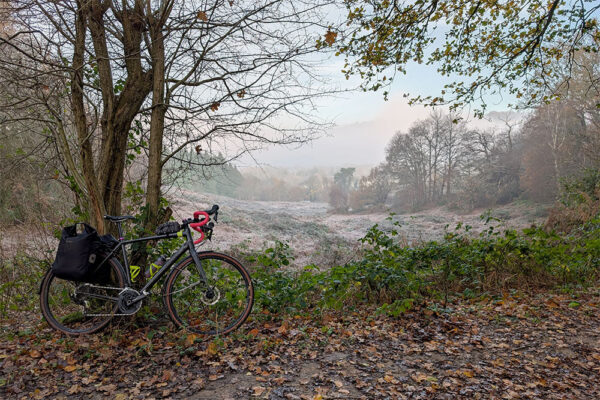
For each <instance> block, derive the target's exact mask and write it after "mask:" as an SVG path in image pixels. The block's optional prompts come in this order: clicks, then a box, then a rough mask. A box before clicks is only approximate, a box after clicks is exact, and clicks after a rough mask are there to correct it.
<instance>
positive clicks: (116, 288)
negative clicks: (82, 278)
mask: <svg viewBox="0 0 600 400" xmlns="http://www.w3.org/2000/svg"><path fill="white" fill-rule="evenodd" d="M82 286H84V287H90V288H95V289H107V290H119V291H120V292H122V291H123V290H125V289H126V288H118V287H112V286H98V285H92V284H91V283H86V284H85V285H82ZM120 292H119V293H120ZM84 307H85V306H84ZM84 315H85V316H86V317H125V316H130V315H131V314H115V313H112V314H86V313H85V311H84Z"/></svg>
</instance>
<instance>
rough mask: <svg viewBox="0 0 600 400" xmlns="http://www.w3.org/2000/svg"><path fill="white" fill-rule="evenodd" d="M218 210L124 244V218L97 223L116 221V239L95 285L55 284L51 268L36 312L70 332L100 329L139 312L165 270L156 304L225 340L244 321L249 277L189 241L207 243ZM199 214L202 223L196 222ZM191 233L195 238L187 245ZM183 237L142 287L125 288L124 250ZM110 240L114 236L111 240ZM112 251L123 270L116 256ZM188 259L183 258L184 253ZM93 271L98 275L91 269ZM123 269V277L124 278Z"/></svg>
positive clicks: (180, 321) (184, 324)
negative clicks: (158, 303)
mask: <svg viewBox="0 0 600 400" xmlns="http://www.w3.org/2000/svg"><path fill="white" fill-rule="evenodd" d="M218 210H219V206H218V205H214V206H213V207H212V209H210V210H206V211H196V212H195V213H194V218H188V219H185V220H183V221H182V224H179V223H177V222H168V223H166V224H163V225H161V226H160V227H159V228H163V230H164V231H166V233H162V234H158V233H159V232H160V231H159V230H158V229H157V235H155V236H148V237H142V238H137V239H131V240H125V239H124V237H123V230H122V227H121V223H122V222H124V221H126V220H129V219H134V217H131V216H127V215H125V216H110V215H105V216H104V218H105V219H106V220H108V221H110V222H113V223H116V224H117V228H118V232H119V239H118V244H116V245H115V246H114V247H113V248H112V250H111V251H110V252H108V254H104V255H103V261H102V262H101V263H100V265H99V267H98V268H100V267H101V266H105V264H107V265H108V268H107V267H106V266H105V267H104V269H102V273H101V274H99V275H98V280H99V282H96V281H95V282H94V283H83V282H74V281H68V280H63V279H59V278H58V277H56V276H54V274H53V273H52V270H48V272H47V273H46V274H45V275H44V278H43V279H42V282H41V285H40V305H41V309H42V314H43V316H44V318H45V319H46V321H47V322H48V323H49V324H50V326H51V327H52V328H54V329H57V330H59V331H61V332H63V333H66V334H69V335H81V334H90V333H95V332H98V331H100V330H101V329H102V328H104V327H106V326H107V325H108V323H109V322H110V321H111V320H112V319H113V317H122V316H130V315H133V314H135V313H136V312H138V311H139V310H140V308H141V306H142V301H143V300H144V299H145V298H146V297H148V296H149V295H150V290H151V289H152V288H153V287H154V285H156V283H157V282H158V281H159V280H160V279H161V278H162V277H163V276H165V274H167V272H169V275H168V276H167V278H166V279H165V281H164V283H163V286H162V299H163V303H164V306H165V309H166V311H167V313H168V315H169V317H170V319H171V320H172V321H173V323H174V324H175V325H176V326H177V327H179V328H183V329H185V330H188V331H191V332H193V333H196V334H200V335H224V334H227V333H229V332H231V331H233V330H235V329H237V328H238V327H239V326H240V325H242V324H243V323H244V321H245V320H246V319H247V318H248V316H249V315H250V312H251V310H252V305H253V303H254V288H253V286H252V280H251V278H250V274H249V273H248V271H247V270H246V269H245V268H244V266H243V265H242V264H241V263H240V262H239V261H237V260H235V259H234V258H233V257H230V256H228V255H226V254H222V253H218V252H214V251H196V247H195V245H196V244H199V243H201V242H202V241H203V240H204V239H206V238H208V239H210V238H211V236H212V231H213V228H214V223H213V222H210V220H211V216H212V215H214V220H215V222H217V219H218ZM200 216H202V217H203V219H199V217H200ZM192 229H194V230H195V231H197V232H200V234H201V237H200V238H199V239H197V240H195V241H194V240H193V232H192V231H191V230H192ZM176 237H185V239H186V240H185V243H184V244H183V245H182V246H181V247H180V248H179V249H178V250H177V251H176V252H175V253H174V254H173V255H172V256H171V257H170V258H169V259H168V260H167V261H166V263H165V264H164V265H163V266H162V267H161V268H160V269H159V270H158V271H157V272H156V273H155V274H153V275H152V277H151V278H150V279H149V280H148V281H147V282H146V284H145V285H144V287H143V288H141V289H140V290H136V289H134V288H133V287H132V278H131V273H130V270H131V268H130V265H129V262H128V260H127V251H126V249H125V246H127V245H129V244H132V243H138V242H146V241H150V240H161V239H173V238H176ZM115 241H116V239H115ZM119 249H121V250H122V258H123V263H124V264H125V267H123V266H122V265H121V263H120V262H119V260H118V259H117V257H116V256H115V255H116V254H118V251H119ZM188 252H189V255H188V256H187V257H185V258H183V259H181V257H183V256H184V255H185V254H186V253H188ZM98 268H97V270H98ZM127 272H129V273H127Z"/></svg>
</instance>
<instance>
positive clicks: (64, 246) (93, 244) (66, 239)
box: [52, 223, 118, 283]
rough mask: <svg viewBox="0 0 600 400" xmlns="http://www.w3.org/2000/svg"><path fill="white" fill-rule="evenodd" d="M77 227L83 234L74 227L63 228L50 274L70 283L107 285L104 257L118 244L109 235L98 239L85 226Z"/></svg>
mask: <svg viewBox="0 0 600 400" xmlns="http://www.w3.org/2000/svg"><path fill="white" fill-rule="evenodd" d="M81 225H83V232H81V233H79V234H78V233H77V224H75V225H71V226H66V227H64V228H63V230H62V235H61V238H60V243H59V244H58V251H57V252H56V259H55V261H54V263H53V264H52V272H53V273H54V275H56V276H57V277H59V278H62V279H66V280H70V281H80V282H91V283H94V282H101V281H108V280H109V276H108V275H109V274H110V268H109V264H108V263H107V262H105V254H108V253H109V252H110V249H112V248H113V247H114V246H115V245H116V244H117V243H118V242H117V240H116V239H115V238H114V237H112V236H111V235H103V236H99V235H98V232H96V230H95V229H94V228H93V227H91V226H89V225H88V224H85V223H82V224H81Z"/></svg>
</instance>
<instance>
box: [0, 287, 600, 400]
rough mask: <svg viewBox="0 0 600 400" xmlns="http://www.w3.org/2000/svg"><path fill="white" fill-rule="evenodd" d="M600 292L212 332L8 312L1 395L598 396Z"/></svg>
mask: <svg viewBox="0 0 600 400" xmlns="http://www.w3.org/2000/svg"><path fill="white" fill-rule="evenodd" d="M599 305H600V297H599V296H598V291H596V292H595V294H594V295H583V296H580V297H578V298H577V299H576V300H574V299H573V298H572V297H569V296H566V295H554V296H551V295H548V294H546V295H544V296H541V295H540V296H539V297H535V298H527V297H524V298H518V297H507V298H504V299H498V300H488V301H481V300H479V301H477V302H473V303H469V302H463V303H460V304H455V305H452V311H451V312H449V313H437V312H435V311H433V310H432V309H428V308H424V309H421V310H417V311H415V312H413V313H410V314H408V315H405V316H403V317H401V318H399V319H392V318H387V317H382V316H379V317H378V316H375V315H374V313H373V310H370V309H362V310H358V311H357V312H355V313H344V314H343V315H338V314H326V315H323V316H319V317H316V316H291V317H286V318H279V317H277V316H273V315H268V314H261V315H257V316H254V320H252V321H250V322H249V323H247V324H246V325H245V326H244V329H243V332H238V333H237V334H234V335H230V336H228V337H226V338H224V339H219V340H214V341H211V342H207V341H199V339H198V338H196V337H194V336H193V335H186V334H185V333H183V332H171V325H170V324H169V323H168V322H166V321H163V320H159V321H156V322H154V323H153V324H152V326H145V327H142V328H135V327H134V326H122V327H113V328H112V329H111V330H109V331H107V332H105V333H103V334H101V335H94V336H90V337H85V338H77V339H70V338H65V337H61V336H59V335H57V334H55V333H54V332H51V331H50V330H49V328H48V327H47V326H46V325H45V324H44V323H37V322H36V321H37V320H35V319H34V320H31V319H30V321H32V323H33V327H32V328H31V329H29V330H23V329H22V328H19V327H22V326H23V320H24V318H22V319H21V321H5V322H4V323H3V334H2V339H1V342H0V370H1V371H2V372H1V373H0V397H2V398H18V399H21V398H31V397H33V398H44V397H50V398H69V399H72V398H82V399H83V398H86V399H87V398H104V397H106V396H109V397H111V398H114V399H126V398H139V399H148V398H191V399H236V400H237V399H249V398H266V399H332V398H341V399H349V398H362V399H408V398H410V399H457V398H463V399H489V398H498V399H501V398H502V399H504V398H506V399H511V398H531V399H597V398H600V386H599V385H598V378H599V377H600V318H599V317H598V311H599Z"/></svg>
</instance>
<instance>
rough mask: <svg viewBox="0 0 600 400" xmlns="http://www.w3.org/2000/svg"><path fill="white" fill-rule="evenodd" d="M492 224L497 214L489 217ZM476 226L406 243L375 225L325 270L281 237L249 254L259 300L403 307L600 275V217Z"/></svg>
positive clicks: (290, 308) (275, 306) (271, 305)
mask: <svg viewBox="0 0 600 400" xmlns="http://www.w3.org/2000/svg"><path fill="white" fill-rule="evenodd" d="M485 218H486V219H487V222H488V224H489V223H490V222H494V221H497V220H495V219H493V218H491V217H489V216H488V217H485ZM470 229H471V227H469V226H463V225H461V224H459V225H457V226H456V227H455V228H454V229H452V230H450V229H448V228H446V233H445V236H444V238H443V239H442V240H440V241H429V242H425V243H422V244H420V245H417V246H412V247H411V246H406V245H404V244H402V243H401V242H400V241H398V240H397V236H398V224H397V223H396V224H395V226H394V228H393V229H392V230H390V231H383V230H382V229H381V228H380V227H379V226H378V225H375V226H373V227H372V228H371V229H369V231H368V232H367V234H366V235H365V236H364V237H363V238H362V239H361V242H362V243H363V245H364V247H365V249H364V257H362V259H360V260H359V261H356V262H350V263H347V264H344V265H340V266H336V267H334V268H331V269H328V270H323V271H320V270H319V268H318V267H317V266H315V265H309V266H306V267H304V268H303V269H302V270H300V271H290V270H287V269H282V268H281V266H285V265H287V264H289V257H291V255H290V254H289V247H287V245H285V244H283V243H276V245H275V246H274V247H272V248H269V249H267V250H265V251H264V252H263V253H262V254H259V255H257V256H255V257H253V258H250V259H248V260H247V261H249V262H251V263H252V264H254V266H253V268H252V277H253V280H254V283H255V290H256V305H257V307H258V308H263V309H266V310H268V311H269V312H272V313H277V312H298V311H302V310H306V309H328V308H334V309H344V308H352V307H358V306H360V305H361V304H375V305H378V306H379V310H380V311H381V312H385V313H388V314H391V315H398V314H399V313H402V312H404V311H406V310H408V309H410V308H412V307H413V306H414V305H415V304H418V303H422V302H424V301H434V302H440V303H443V305H444V307H445V306H446V304H447V302H448V301H449V300H450V299H451V298H452V297H456V296H461V297H473V296H478V295H485V294H500V293H502V292H503V291H506V290H509V289H522V290H531V289H548V288H554V287H557V286H568V287H585V286H588V285H592V284H595V283H596V282H597V280H598V271H599V262H600V219H592V220H591V221H589V222H588V223H586V224H584V225H581V226H580V227H579V228H578V229H576V230H573V231H571V232H570V233H569V234H558V233H556V232H548V231H546V230H544V229H542V228H539V227H532V228H527V229H523V230H514V229H507V230H500V229H498V228H497V227H496V226H494V225H492V224H489V225H488V228H487V229H486V230H485V231H484V232H482V233H481V234H479V235H473V234H472V233H471V232H470Z"/></svg>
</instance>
